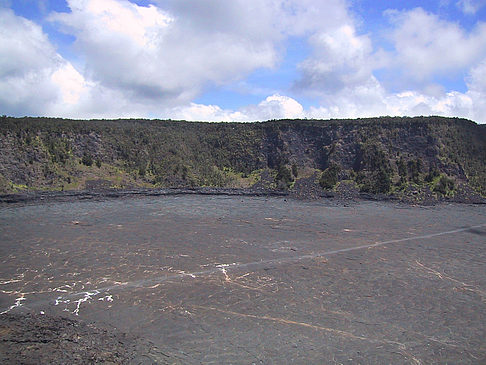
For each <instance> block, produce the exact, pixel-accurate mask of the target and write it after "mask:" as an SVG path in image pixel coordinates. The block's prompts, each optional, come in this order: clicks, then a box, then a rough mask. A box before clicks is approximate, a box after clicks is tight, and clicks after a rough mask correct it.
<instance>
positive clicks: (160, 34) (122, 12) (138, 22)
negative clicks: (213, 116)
mask: <svg viewBox="0 0 486 365" xmlns="http://www.w3.org/2000/svg"><path fill="white" fill-rule="evenodd" d="M169 3H170V4H169V5H170V6H169V8H168V10H167V11H164V10H161V8H158V7H156V6H154V5H151V6H149V7H143V6H138V5H136V4H133V3H130V2H129V1H127V0H68V4H69V6H70V8H71V13H56V14H53V15H51V20H52V21H55V22H57V23H59V24H61V25H62V26H63V28H64V29H65V31H66V32H69V33H72V34H74V35H75V37H76V42H75V46H76V48H77V49H78V50H79V51H80V52H81V53H82V54H83V56H84V58H85V60H86V76H87V77H88V78H90V79H92V80H94V81H96V82H99V83H100V85H102V86H104V87H108V88H113V89H117V90H120V91H122V92H123V93H124V94H125V95H126V96H127V97H130V98H135V99H139V100H138V101H140V102H146V103H153V102H155V101H156V102H157V103H160V104H162V105H164V106H168V105H179V104H184V103H187V102H189V101H190V100H192V99H193V98H194V97H195V96H196V95H197V94H198V93H199V92H200V91H201V89H202V88H203V87H204V86H205V85H206V84H207V83H215V84H219V83H226V82H229V81H233V80H236V79H239V78H241V77H243V76H245V75H247V74H248V73H249V72H251V71H253V70H255V69H257V68H259V67H273V66H274V65H275V63H276V61H277V51H276V48H275V44H274V42H276V41H278V39H279V36H278V34H277V35H276V36H273V37H271V31H272V29H270V30H268V29H265V28H268V25H266V26H265V27H264V28H263V29H260V31H263V33H259V32H258V30H259V29H258V27H259V26H260V25H261V24H264V23H267V22H264V21H260V22H258V20H262V16H263V15H265V14H263V15H261V14H259V10H258V9H253V11H251V12H250V11H246V12H243V11H242V10H245V9H248V8H249V7H248V6H243V4H242V3H241V4H239V5H238V4H237V5H238V6H237V5H235V4H236V3H237V2H221V1H219V2H218V3H221V4H220V5H221V8H219V7H217V6H215V5H214V4H212V3H211V4H207V2H206V1H191V2H190V3H189V2H187V1H177V2H175V1H173V2H169ZM245 5H246V4H245ZM204 6H206V7H204ZM199 8H201V9H203V8H204V9H205V12H202V13H199V14H196V13H195V10H197V9H199ZM250 9H251V8H250ZM268 15H270V14H268ZM252 19H256V20H255V21H252ZM263 19H264V20H269V19H267V18H265V17H264V16H263ZM255 23H257V24H255ZM268 24H271V22H268ZM209 25H211V26H209Z"/></svg>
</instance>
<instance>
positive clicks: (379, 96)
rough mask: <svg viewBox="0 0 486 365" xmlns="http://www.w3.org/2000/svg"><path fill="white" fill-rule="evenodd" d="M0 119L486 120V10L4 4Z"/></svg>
mask: <svg viewBox="0 0 486 365" xmlns="http://www.w3.org/2000/svg"><path fill="white" fill-rule="evenodd" d="M0 114H4V115H10V116H47V117H64V118H74V119H94V118H107V119H108V118H150V119H152V118H159V119H185V120H197V121H242V122H243V121H261V120H269V119H281V118H292V119H294V118H299V119H329V118H362V117H375V116H386V115H390V116H403V115H405V116H416V115H443V116H452V117H464V118H468V119H471V120H474V121H476V122H478V123H486V0H437V1H415V0H411V1H403V0H387V1H383V0H320V1H319V0H0Z"/></svg>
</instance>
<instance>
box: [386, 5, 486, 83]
mask: <svg viewBox="0 0 486 365" xmlns="http://www.w3.org/2000/svg"><path fill="white" fill-rule="evenodd" d="M387 15H388V17H389V19H390V21H391V23H392V24H393V26H394V28H393V30H392V32H391V34H390V40H391V41H392V42H393V44H394V48H395V51H394V53H393V59H394V60H395V65H392V66H395V68H396V69H397V70H400V73H403V74H404V75H405V76H406V78H411V79H413V80H415V81H428V80H430V79H431V78H432V77H434V76H436V75H449V74H450V73H457V72H461V71H462V70H464V68H468V67H470V66H471V65H473V64H475V63H477V62H479V61H480V60H481V59H484V58H485V57H486V23H478V24H477V25H476V27H475V28H474V29H473V30H472V31H471V32H467V31H465V30H464V29H463V28H461V27H460V26H459V25H458V24H457V23H453V22H448V21H445V20H442V19H440V18H439V17H438V16H437V15H435V14H431V13H428V12H426V11H425V10H423V9H421V8H416V9H413V10H410V11H402V12H399V11H388V12H387Z"/></svg>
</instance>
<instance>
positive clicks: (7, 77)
mask: <svg viewBox="0 0 486 365" xmlns="http://www.w3.org/2000/svg"><path fill="white" fill-rule="evenodd" d="M83 84H84V80H83V78H82V76H81V75H80V74H79V73H78V72H77V71H76V70H75V69H74V68H73V67H72V66H71V65H70V64H69V62H67V61H66V60H64V59H63V58H62V57H61V56H60V55H59V54H58V53H57V52H56V50H55V48H54V47H53V46H52V44H51V43H50V42H49V39H48V38H47V36H46V35H45V34H44V33H43V32H42V29H41V27H40V26H38V25H37V24H35V23H33V22H31V21H29V20H27V19H24V18H22V17H18V16H16V15H15V14H14V13H13V12H12V11H11V10H9V9H0V109H1V110H2V111H3V112H4V113H9V114H13V115H17V114H23V115H29V114H46V113H49V112H50V111H51V109H53V108H54V106H55V105H56V104H57V103H59V102H62V101H64V102H66V103H72V102H76V101H77V100H78V97H79V95H80V93H81V92H82V88H83Z"/></svg>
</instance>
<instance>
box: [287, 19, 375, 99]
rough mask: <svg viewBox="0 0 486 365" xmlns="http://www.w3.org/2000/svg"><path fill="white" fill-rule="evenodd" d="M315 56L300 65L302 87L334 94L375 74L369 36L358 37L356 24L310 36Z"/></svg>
mask: <svg viewBox="0 0 486 365" xmlns="http://www.w3.org/2000/svg"><path fill="white" fill-rule="evenodd" d="M310 44H311V45H312V48H313V55H312V56H311V57H310V58H308V59H307V60H305V61H304V62H302V63H301V64H300V65H299V69H300V71H301V73H302V77H301V79H300V80H299V81H298V82H297V83H296V85H295V87H297V88H298V89H300V90H308V91H311V92H312V91H317V92H318V93H319V94H334V93H336V92H339V91H341V90H343V89H346V88H350V87H354V86H360V85H363V84H366V83H368V82H369V81H370V78H371V77H372V65H373V64H372V46H371V41H370V39H369V38H368V37H367V36H358V35H357V34H356V32H355V29H354V27H352V26H351V25H343V26H340V27H339V28H336V29H333V30H332V31H327V32H319V33H317V34H315V35H313V36H312V37H311V38H310Z"/></svg>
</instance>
